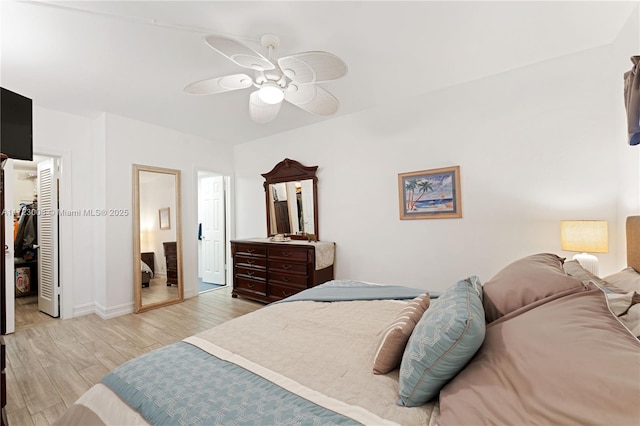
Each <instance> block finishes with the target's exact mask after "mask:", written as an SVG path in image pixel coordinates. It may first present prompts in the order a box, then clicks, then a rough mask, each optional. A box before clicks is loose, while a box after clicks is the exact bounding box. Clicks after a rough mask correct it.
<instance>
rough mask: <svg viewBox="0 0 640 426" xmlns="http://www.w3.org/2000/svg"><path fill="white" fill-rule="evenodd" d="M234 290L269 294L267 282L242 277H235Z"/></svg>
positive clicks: (263, 294)
mask: <svg viewBox="0 0 640 426" xmlns="http://www.w3.org/2000/svg"><path fill="white" fill-rule="evenodd" d="M233 290H234V291H236V290H239V291H243V292H245V293H246V292H248V293H255V294H260V295H262V296H266V295H267V284H266V282H264V281H255V280H251V279H246V278H242V277H236V278H235V285H234V287H233Z"/></svg>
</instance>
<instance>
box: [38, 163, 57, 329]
mask: <svg viewBox="0 0 640 426" xmlns="http://www.w3.org/2000/svg"><path fill="white" fill-rule="evenodd" d="M38 210H39V213H40V214H39V215H38V245H39V246H40V248H39V250H38V309H39V310H40V311H42V312H44V313H45V314H48V315H51V316H52V317H58V316H59V315H60V307H59V301H58V294H59V287H58V176H57V173H56V167H55V161H54V159H52V158H50V159H48V160H45V161H42V162H40V163H38Z"/></svg>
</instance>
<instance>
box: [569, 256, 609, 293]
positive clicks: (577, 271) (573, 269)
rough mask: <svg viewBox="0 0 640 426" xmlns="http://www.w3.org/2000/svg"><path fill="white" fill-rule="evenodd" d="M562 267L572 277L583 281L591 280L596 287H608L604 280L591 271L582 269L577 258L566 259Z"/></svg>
mask: <svg viewBox="0 0 640 426" xmlns="http://www.w3.org/2000/svg"><path fill="white" fill-rule="evenodd" d="M562 268H563V269H564V271H565V272H566V273H567V275H571V276H572V277H575V278H577V279H579V280H580V281H582V282H583V283H586V282H592V283H594V284H595V285H597V286H598V287H608V285H607V282H606V281H605V280H603V279H602V278H600V277H597V276H595V275H593V274H592V273H591V272H589V271H587V270H586V269H584V268H583V267H582V265H581V264H580V263H579V262H578V261H577V260H567V261H566V262H564V264H563V265H562Z"/></svg>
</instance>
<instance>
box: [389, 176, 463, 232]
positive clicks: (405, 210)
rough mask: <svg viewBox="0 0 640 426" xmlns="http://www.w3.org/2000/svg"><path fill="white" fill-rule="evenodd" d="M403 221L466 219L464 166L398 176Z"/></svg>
mask: <svg viewBox="0 0 640 426" xmlns="http://www.w3.org/2000/svg"><path fill="white" fill-rule="evenodd" d="M398 194H399V197H398V198H399V204H400V219H401V220H406V219H447V218H461V217H462V201H461V198H462V197H461V191H460V166H453V167H443V168H439V169H431V170H420V171H416V172H408V173H398Z"/></svg>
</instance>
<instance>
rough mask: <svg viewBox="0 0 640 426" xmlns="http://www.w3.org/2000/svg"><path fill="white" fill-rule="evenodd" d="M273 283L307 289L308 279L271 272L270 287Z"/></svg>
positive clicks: (303, 276)
mask: <svg viewBox="0 0 640 426" xmlns="http://www.w3.org/2000/svg"><path fill="white" fill-rule="evenodd" d="M271 283H277V284H284V285H287V286H295V287H300V288H302V289H305V288H307V283H308V278H307V276H306V275H295V274H281V273H278V272H271V271H269V285H271Z"/></svg>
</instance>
